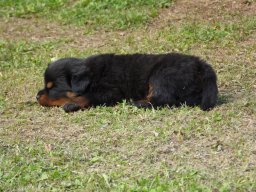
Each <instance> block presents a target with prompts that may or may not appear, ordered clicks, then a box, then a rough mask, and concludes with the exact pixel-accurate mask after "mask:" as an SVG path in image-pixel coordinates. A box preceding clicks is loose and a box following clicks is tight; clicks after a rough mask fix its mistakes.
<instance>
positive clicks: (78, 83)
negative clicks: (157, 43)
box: [41, 53, 218, 111]
mask: <svg viewBox="0 0 256 192" xmlns="http://www.w3.org/2000/svg"><path fill="white" fill-rule="evenodd" d="M49 81H51V82H53V84H54V86H53V88H51V89H48V90H47V91H48V95H49V97H50V98H54V99H59V98H61V97H63V95H65V93H66V92H67V91H71V92H73V93H75V94H76V96H82V97H84V98H85V99H86V100H88V102H89V104H88V106H82V105H81V104H79V106H80V108H86V107H90V106H97V105H106V106H112V105H115V104H116V103H117V102H120V101H122V100H123V99H127V100H132V101H133V104H134V105H136V106H138V107H144V108H150V107H162V106H166V105H168V106H180V105H181V104H186V105H188V106H200V107H201V109H202V110H209V109H211V108H213V107H214V106H215V105H216V101H217V94H218V89H217V84H216V81H217V79H216V74H215V72H214V70H213V69H212V67H211V66H210V65H209V64H207V63H206V62H204V61H202V60H201V59H199V58H198V57H195V56H188V55H183V54H177V53H169V54H160V55H154V54H133V55H115V54H103V55H96V56H92V57H88V58H86V59H77V58H66V59H60V60H58V61H56V62H53V63H51V64H50V65H49V66H48V68H47V69H46V72H45V83H47V82H49ZM46 89H47V88H45V89H44V91H45V92H46ZM41 95H42V90H41ZM141 100H142V101H141ZM66 108H67V109H66V110H67V111H70V110H71V111H72V109H73V108H74V111H75V110H78V107H77V105H75V107H70V106H69V107H67V106H66Z"/></svg>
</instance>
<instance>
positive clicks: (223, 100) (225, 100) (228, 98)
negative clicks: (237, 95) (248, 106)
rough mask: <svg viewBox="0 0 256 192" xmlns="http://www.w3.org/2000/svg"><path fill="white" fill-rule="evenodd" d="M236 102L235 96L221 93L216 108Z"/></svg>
mask: <svg viewBox="0 0 256 192" xmlns="http://www.w3.org/2000/svg"><path fill="white" fill-rule="evenodd" d="M233 100H234V98H233V96H232V95H231V94H230V93H226V92H221V93H219V95H218V99H217V104H216V106H221V105H224V104H227V103H230V102H232V101H233Z"/></svg>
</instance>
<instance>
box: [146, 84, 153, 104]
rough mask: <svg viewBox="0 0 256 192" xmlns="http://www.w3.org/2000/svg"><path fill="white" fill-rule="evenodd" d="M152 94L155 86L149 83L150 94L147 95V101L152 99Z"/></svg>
mask: <svg viewBox="0 0 256 192" xmlns="http://www.w3.org/2000/svg"><path fill="white" fill-rule="evenodd" d="M152 96H153V86H152V85H151V84H149V86H148V95H147V96H146V100H147V102H150V101H151V98H152Z"/></svg>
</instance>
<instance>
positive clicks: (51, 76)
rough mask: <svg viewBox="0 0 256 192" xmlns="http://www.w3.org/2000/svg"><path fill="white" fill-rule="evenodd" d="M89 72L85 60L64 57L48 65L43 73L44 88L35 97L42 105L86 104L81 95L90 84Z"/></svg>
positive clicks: (83, 105)
mask: <svg viewBox="0 0 256 192" xmlns="http://www.w3.org/2000/svg"><path fill="white" fill-rule="evenodd" d="M90 78H91V72H90V70H89V68H88V66H87V65H86V62H85V60H82V59H77V58H65V59H60V60H57V61H55V62H53V63H51V64H49V65H48V67H47V69H46V71H45V74H44V88H43V89H42V90H40V91H39V92H38V93H37V96H36V99H37V101H38V103H39V104H40V105H42V106H48V107H50V106H63V105H65V104H69V103H75V104H77V105H79V106H80V107H81V108H83V107H86V105H88V101H86V98H85V97H84V96H83V95H84V94H85V93H86V90H87V88H88V87H89V85H90V82H91V80H90Z"/></svg>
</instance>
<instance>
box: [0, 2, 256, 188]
mask: <svg viewBox="0 0 256 192" xmlns="http://www.w3.org/2000/svg"><path fill="white" fill-rule="evenodd" d="M110 2H112V3H110ZM134 2H135V1H129V0H126V1H118V0H113V1H61V0H60V1H46V0H45V1H30V0H24V1H21V0H20V1H11V0H8V1H0V13H1V15H2V18H4V19H2V20H0V28H1V29H0V53H1V54H0V84H1V86H0V191H133V192H135V191H136V192H137V191H145V192H146V191H151V192H162V191H222V192H229V191H255V190H256V184H255V183H256V149H255V146H256V143H255V126H256V119H255V114H256V102H255V101H256V97H255V84H256V78H255V77H256V71H255V50H256V46H255V43H254V39H255V35H256V31H255V27H256V25H255V23H256V18H255V15H254V14H252V15H249V16H247V15H246V16H245V13H246V14H249V13H250V11H249V10H250V7H247V8H246V12H245V11H244V10H243V6H245V5H243V6H242V5H240V4H238V5H239V6H241V7H240V9H238V11H237V12H236V15H235V16H234V13H233V12H232V9H231V8H230V9H229V8H228V9H225V12H224V13H223V12H222V14H223V17H224V18H230V19H229V20H228V21H227V20H223V19H222V17H217V18H214V17H215V16H216V15H218V14H220V13H219V12H218V11H220V10H219V9H216V10H215V11H213V13H214V14H212V15H206V16H205V15H202V18H205V17H209V18H212V17H213V18H214V20H213V21H211V22H208V21H207V22H206V21H205V20H200V19H195V18H194V17H193V16H194V14H195V13H197V11H198V9H196V8H195V7H193V6H191V7H190V12H186V11H185V10H187V9H185V8H183V7H179V6H185V5H184V4H181V3H175V2H174V3H173V4H171V5H170V4H169V1H151V0H149V1H145V0H141V1H136V6H132V3H134ZM219 3H220V6H221V5H222V3H223V2H222V1H220V2H219ZM252 4H253V5H254V2H252ZM194 5H197V4H196V3H195V4H194ZM223 5H224V4H223ZM168 6H171V7H170V10H167V9H162V8H163V7H168ZM172 6H174V7H172ZM175 6H176V7H175ZM173 9H177V10H179V12H174V11H173ZM211 9H214V7H211ZM83 10H87V11H86V12H85V13H83ZM139 10H141V11H139ZM182 10H183V12H182ZM167 12H168V14H167ZM109 13H113V14H109ZM184 13H185V14H186V15H187V16H186V17H185V18H183V19H182V20H179V21H177V20H175V19H174V20H172V17H173V18H177V17H178V16H180V15H182V14H184ZM129 14H131V18H130V20H129V17H130V16H129ZM159 14H163V15H164V16H165V17H170V18H169V19H170V21H168V20H160V21H159V19H156V20H154V19H153V17H156V16H158V15H159ZM200 14H203V13H200ZM138 15H139V17H137V16H138ZM163 15H162V17H159V18H165V17H163ZM141 16H142V17H141ZM21 18H22V19H21ZM49 18H50V19H49ZM78 18H80V19H78ZM138 18H139V19H138ZM85 20H86V21H87V22H84V21H85ZM106 21H108V22H106ZM38 23H39V24H40V25H38ZM65 23H68V24H72V25H65ZM63 24H64V25H63ZM33 25H36V27H34V28H33ZM97 29H100V30H99V31H97ZM119 29H122V31H120V30H119ZM63 31H64V32H65V33H62V32H63ZM85 31H86V32H87V31H91V33H90V34H88V33H84V32H85ZM107 31H108V32H107ZM49 37H50V38H49ZM170 51H180V52H185V53H189V54H195V55H199V56H201V57H202V58H203V59H205V60H207V61H208V62H209V63H211V64H212V66H213V67H214V69H215V70H216V72H217V75H218V87H219V90H220V94H219V101H218V105H217V107H216V108H214V109H213V110H212V111H209V112H203V111H201V110H200V109H199V108H198V107H195V108H190V107H187V106H183V107H180V108H172V109H169V108H163V109H160V110H141V109H137V108H135V107H132V106H130V105H128V104H127V103H126V102H125V101H124V102H122V103H119V104H118V105H117V106H115V107H103V106H102V107H96V108H92V109H89V110H86V111H79V112H77V113H74V114H66V113H65V112H64V111H63V110H62V109H61V108H50V109H49V108H44V107H40V106H39V105H38V104H37V103H36V101H35V95H36V93H37V91H38V90H39V89H40V88H42V86H43V72H44V70H45V68H46V67H47V64H48V63H49V62H51V60H55V59H57V58H61V57H70V56H72V57H85V56H88V55H92V54H96V53H108V52H112V53H134V52H140V53H145V52H146V53H152V52H154V53H164V52H170Z"/></svg>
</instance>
